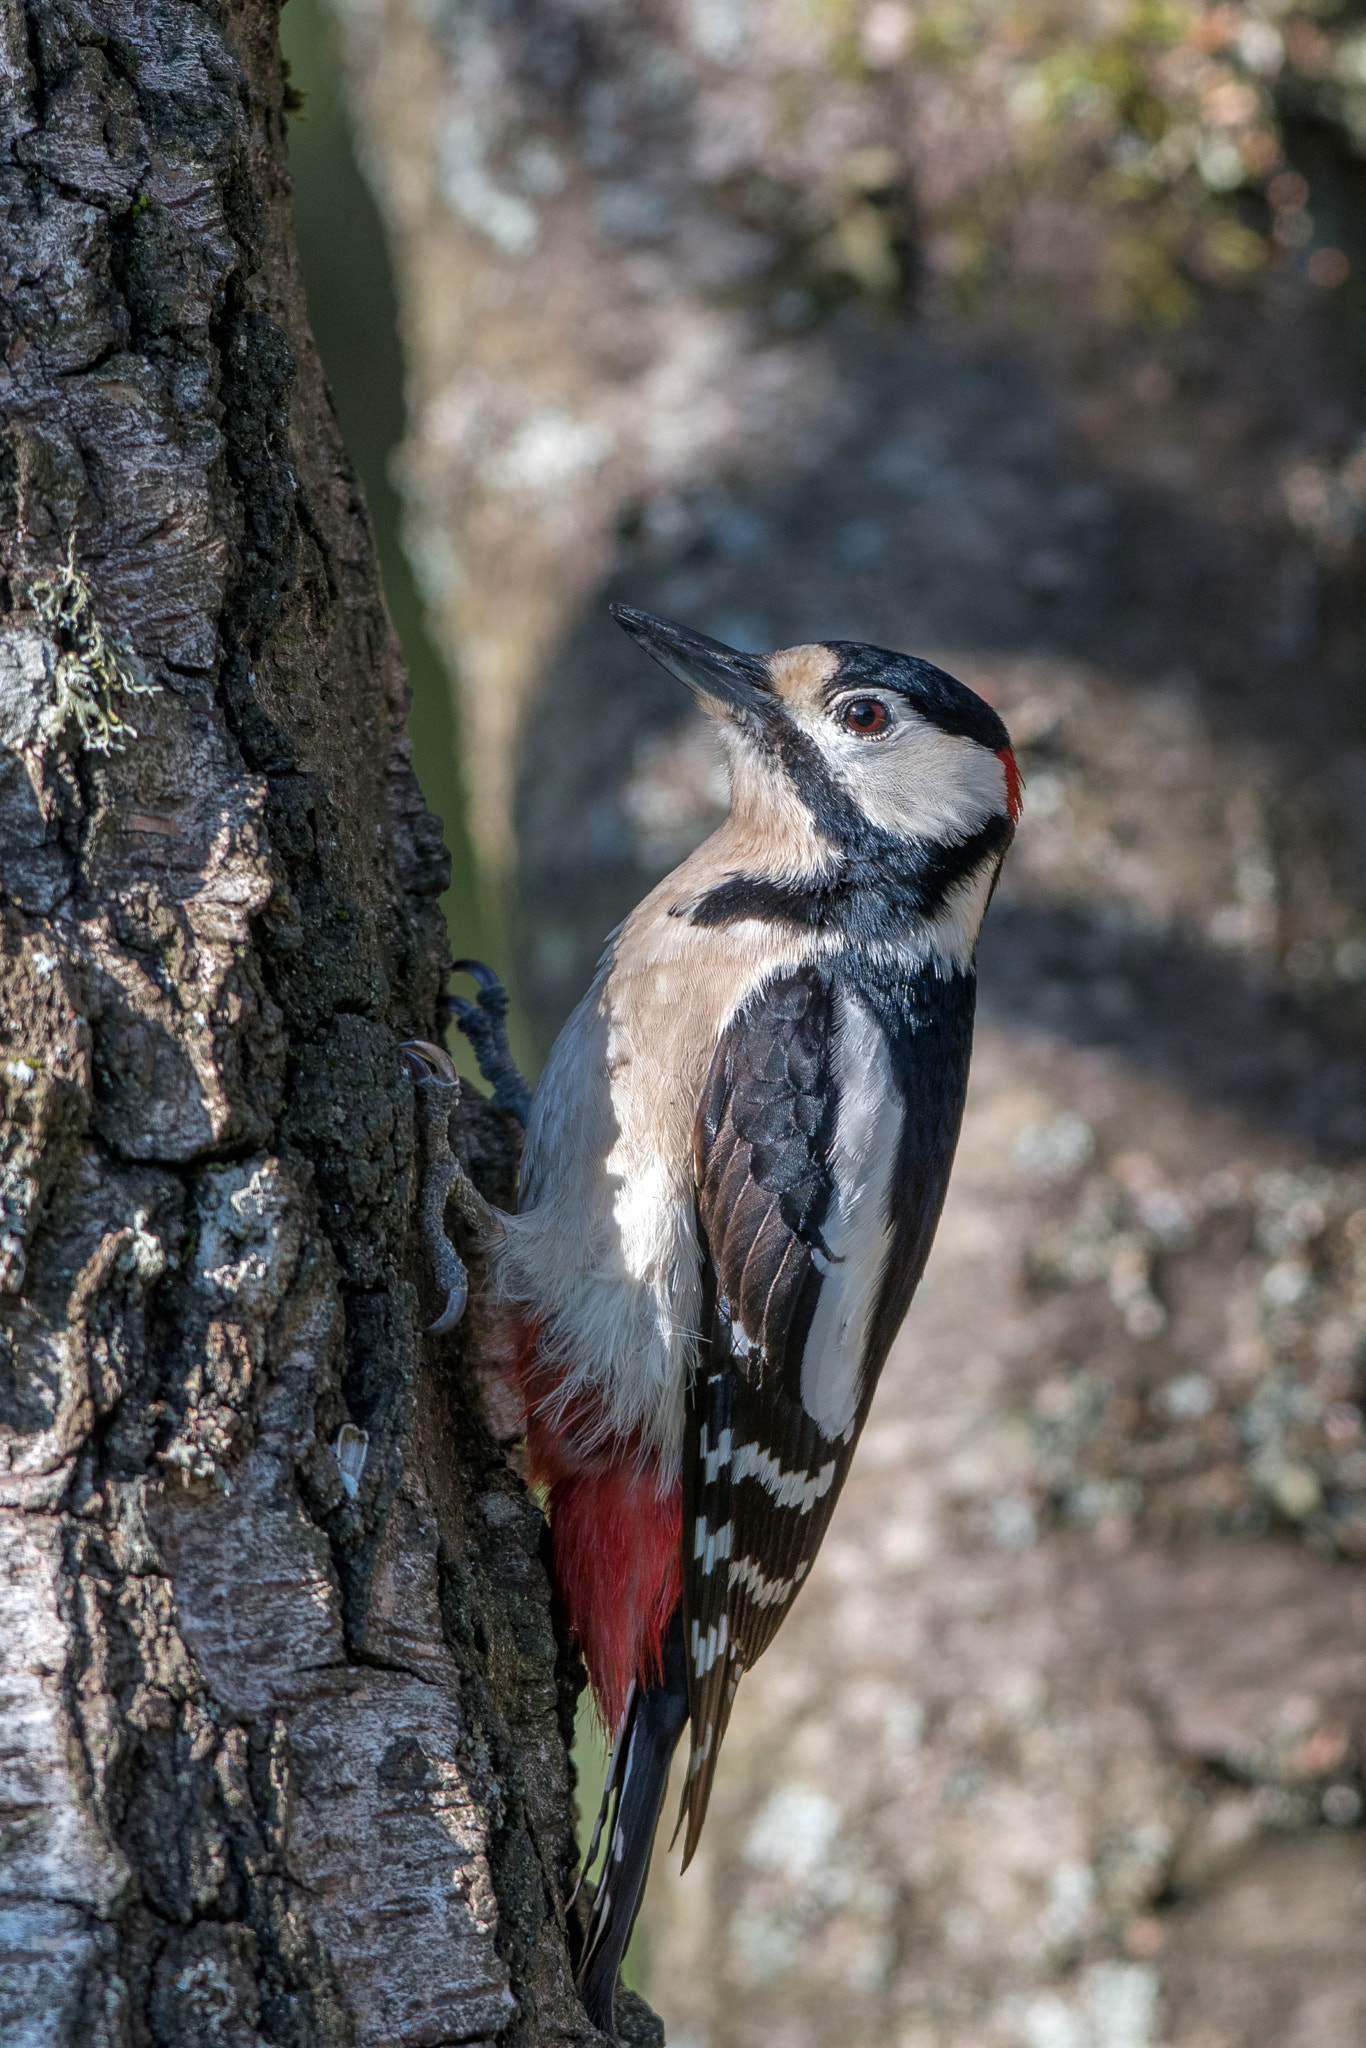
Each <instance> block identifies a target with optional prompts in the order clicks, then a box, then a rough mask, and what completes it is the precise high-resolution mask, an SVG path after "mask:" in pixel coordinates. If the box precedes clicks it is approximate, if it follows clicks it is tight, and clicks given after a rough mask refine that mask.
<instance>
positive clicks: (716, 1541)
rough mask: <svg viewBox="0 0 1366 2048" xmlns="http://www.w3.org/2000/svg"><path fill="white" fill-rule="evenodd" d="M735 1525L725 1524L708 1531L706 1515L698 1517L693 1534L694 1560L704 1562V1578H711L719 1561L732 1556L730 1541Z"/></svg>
mask: <svg viewBox="0 0 1366 2048" xmlns="http://www.w3.org/2000/svg"><path fill="white" fill-rule="evenodd" d="M733 1526H734V1525H733V1524H732V1523H730V1522H723V1523H722V1524H721V1527H720V1528H719V1529H708V1527H707V1518H706V1516H705V1515H699V1516H698V1517H697V1523H696V1527H695V1530H694V1533H693V1552H692V1554H693V1560H694V1562H696V1560H697V1559H698V1558H701V1560H702V1574H703V1577H704V1578H705V1577H709V1576H710V1574H711V1573H712V1571H713V1570H714V1569H715V1566H716V1562H717V1559H718V1558H720V1559H722V1560H724V1559H726V1558H728V1557H729V1556H730V1539H731V1530H732V1528H733Z"/></svg>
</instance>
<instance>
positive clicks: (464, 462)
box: [335, 0, 1366, 2048]
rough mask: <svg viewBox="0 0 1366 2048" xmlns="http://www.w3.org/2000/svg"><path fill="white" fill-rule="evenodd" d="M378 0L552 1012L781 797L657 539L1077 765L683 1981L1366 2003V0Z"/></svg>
mask: <svg viewBox="0 0 1366 2048" xmlns="http://www.w3.org/2000/svg"><path fill="white" fill-rule="evenodd" d="M335 12H336V17H337V20H338V23H339V28H340V32H341V43H342V47H343V51H344V58H345V64H346V68H347V73H348V76H349V80H350V90H351V94H352V99H353V104H354V107H355V110H356V118H357V124H358V132H359V136H360V141H361V146H362V154H363V159H364V162H365V164H366V165H367V167H368V169H369V172H370V175H371V177H372V180H373V182H374V185H375V189H376V191H377V193H378V195H379V198H380V201H381V204H382V206H383V207H384V209H385V211H386V214H387V218H388V221H389V225H390V230H391V233H392V236H393V246H394V251H395V269H396V275H397V278H398V281H399V287H400V292H401V295H402V300H403V305H404V322H405V329H406V337H407V341H408V347H409V361H410V403H411V416H410V429H409V443H408V447H407V450H406V451H405V457H404V466H403V474H404V487H405V490H406V493H407V497H408V505H409V522H410V537H411V544H412V547H413V552H414V555H415V559H416V562H417V565H418V567H419V570H420V572H421V573H422V574H423V576H424V578H425V582H426V588H427V592H428V595H429V599H430V601H431V604H432V606H433V615H434V619H435V621H436V623H437V627H438V629H439V631H440V632H441V633H442V635H443V636H444V644H445V646H446V648H447V652H448V655H449V657H450V659H451V661H452V664H453V667H454V669H455V670H456V672H457V673H458V674H459V676H460V680H461V687H462V689H463V690H464V692H465V693H466V697H467V700H468V710H467V715H466V718H465V722H464V730H465V733H466V736H467V744H468V747H469V755H470V758H469V762H468V766H469V770H470V774H471V779H472V786H473V789H474V796H475V811H474V822H475V828H476V833H477V837H478V842H479V846H480V848H481V851H482V853H483V856H484V858H485V860H486V861H487V862H488V863H490V865H491V866H493V867H494V868H496V869H500V870H501V871H502V872H504V873H507V872H510V871H511V870H512V868H513V866H514V864H515V867H516V871H517V874H518V877H519V881H520V902H519V906H518V910H519V919H520V930H521V934H522V946H521V959H520V963H519V965H520V980H521V994H522V997H523V1002H524V1004H525V1006H526V1008H527V1009H528V1010H529V1011H530V1014H531V1017H532V1019H533V1024H534V1028H535V1029H536V1030H537V1031H538V1033H539V1034H540V1036H541V1037H542V1038H543V1039H545V1038H547V1037H548V1035H549V1033H550V1031H551V1030H552V1028H553V1027H554V1025H555V1024H556V1022H557V1021H558V1019H559V1018H560V1017H561V1016H562V1015H563V1014H564V1011H565V1009H566V1008H567V1007H568V1005H569V1004H570V1003H571V1002H572V1001H573V1000H575V999H576V998H577V996H578V994H579V993H580V992H581V990H582V988H583V986H584V985H585V983H586V980H587V978H588V974H589V972H590V971H591V964H592V960H593V958H594V956H595V954H596V951H597V949H598V947H599V946H600V944H601V941H602V937H603V934H604V933H605V932H606V930H607V929H608V928H609V927H610V926H611V925H612V924H613V923H614V922H615V920H616V919H617V918H618V917H620V916H621V915H622V913H623V912H624V910H625V909H626V907H627V906H628V905H629V904H630V903H631V902H632V901H634V900H636V899H638V898H639V896H640V895H642V894H643V893H644V892H645V890H646V889H647V888H648V887H649V886H651V884H652V883H653V882H654V880H655V879H656V878H657V877H658V875H659V874H660V873H661V872H662V871H663V870H664V869H665V868H666V867H667V866H668V865H670V864H671V863H672V862H673V861H674V860H676V859H677V858H678V857H679V856H680V855H681V854H682V853H683V852H684V851H686V849H687V847H688V846H689V845H690V844H691V843H692V842H693V841H695V840H696V839H697V838H699V837H700V836H701V835H702V834H703V833H704V832H705V830H706V829H707V828H708V826H709V825H710V824H711V823H712V822H714V821H715V819H716V817H717V814H718V804H719V802H720V801H721V800H722V797H723V792H719V791H718V789H717V786H716V778H715V771H714V764H713V763H712V762H711V760H710V758H709V755H708V752H707V749H706V745H705V742H704V740H703V739H702V737H701V735H700V732H699V730H698V728H697V726H696V724H695V723H693V722H691V721H690V719H689V716H688V714H687V713H686V711H685V709H684V707H683V706H682V705H681V703H680V701H679V698H678V695H677V694H676V692H674V690H673V687H672V685H670V683H669V682H668V681H667V679H665V678H663V677H660V676H656V675H654V674H652V673H650V672H649V671H648V669H646V668H645V667H644V665H643V664H642V663H641V662H640V660H639V658H638V656H637V655H636V654H635V652H634V650H632V649H631V648H629V647H628V646H627V645H626V644H625V643H624V641H622V639H621V636H620V635H618V634H616V632H615V629H614V628H613V627H612V625H611V624H610V622H609V621H608V620H607V619H606V617H605V601H606V600H607V599H608V598H622V599H626V600H627V601H629V602H631V603H633V604H639V605H643V606H645V607H647V608H649V609H652V610H655V611H659V612H662V613H665V614H667V615H669V616H672V617H676V618H681V619H683V620H685V621H687V622H688V623H690V624H693V625H695V626H698V627H700V628H701V629H702V630H704V631H708V632H713V633H717V634H719V635H720V636H721V637H722V638H725V639H728V640H732V641H738V642H740V643H741V644H745V645H750V646H774V645H784V644H791V643H793V642H795V641H800V640H805V639H817V638H827V637H850V638H862V639H867V640H872V641H876V642H881V643H882V644H885V645H890V646H901V647H908V648H912V649H915V650H916V651H919V652H923V653H927V654H930V655H932V656H933V657H934V658H937V659H940V660H942V661H943V662H944V664H945V665H946V666H947V667H948V668H950V669H951V670H954V671H955V672H957V673H959V674H961V675H963V676H964V677H965V678H966V679H968V680H969V681H971V682H973V683H974V684H975V685H976V686H978V687H979V688H981V689H982V690H983V691H985V692H986V693H987V694H989V695H990V696H991V697H992V698H993V699H994V700H995V701H996V702H997V703H998V705H999V706H1000V708H1001V710H1002V712H1003V713H1004V715H1005V717H1006V719H1007V721H1008V722H1009V723H1010V724H1011V726H1012V728H1013V729H1014V731H1015V733H1016V736H1017V740H1018V742H1019V744H1020V747H1021V749H1022V755H1023V760H1024V765H1025V771H1026V778H1027V798H1026V810H1025V820H1024V826H1023V829H1022V832H1021V835H1020V839H1019V842H1018V844H1017V846H1016V849H1015V851H1014V853H1013V854H1012V856H1011V859H1010V861H1009V862H1008V863H1007V869H1006V875H1005V879H1004V882H1003V886H1002V889H1001V891H1000V894H999V895H998V898H997V900H996V903H995V904H994V906H993V909H992V913H991V916H990V918H989V920H988V931H987V938H986V942H985V944H984V948H983V962H982V966H983V976H982V990H983V1017H982V1024H981V1029H980V1033H979V1040H978V1053H977V1059H976V1064H975V1069H974V1077H973V1087H972V1092H971V1096H970V1100H969V1109H968V1118H967V1122H966V1126H965V1131H964V1139H963V1145H962V1149H961V1153H960V1158H959V1164H958V1168H957V1171H956V1175H955V1181H954V1186H953V1189H952V1191H951V1194H950V1199H949V1205H948V1208H947V1210H946V1214H945V1218H944V1224H943V1228H942V1230H941V1234H940V1241H939V1244H938V1246H937V1249H936V1252H935V1256H934V1259H933V1261H932V1263H931V1267H930V1272H929V1275H928V1276H927V1281H926V1285H925V1288H924V1290H923V1292H922V1295H921V1298H920V1300H919V1301H918V1302H917V1304H916V1307H915V1309H914V1310H913V1312H912V1316H911V1318H910V1319H909V1322H908V1327H907V1330H906V1332H905V1333H904V1334H903V1337H902V1339H901V1340H900V1342H899V1343H898V1345H897V1347H896V1349H895V1351H894V1354H893V1357H892V1359H891V1361H890V1362H889V1366H888V1370H887V1375H886V1378H885V1381H884V1384H883V1386H882V1388H881V1389H880V1390H879V1395H878V1401H877V1404H876V1406H875V1409H874V1413H873V1417H872V1420H871V1422H870V1426H869V1431H868V1435H867V1437H866V1439H865V1442H864V1444H863V1446H862V1448H861V1452H860V1457H859V1458H858V1459H857V1460H856V1461H855V1467H854V1473H853V1477H852V1479H851V1482H850V1485H849V1487H848V1489H847V1491H846V1494H845V1495H844V1496H843V1498H842V1499H841V1502H840V1506H839V1510H838V1513H837V1516H836V1519H835V1523H834V1525H833V1527H832V1531H831V1535H830V1538H829V1541H828V1543H827V1545H826V1549H825V1552H824V1554H823V1556H822V1558H821V1560H820V1562H819V1564H818V1566H817V1568H816V1570H815V1571H813V1573H812V1576H811V1581H810V1583H809V1585H808V1586H807V1587H806V1588H804V1590H803V1595H802V1599H801V1601H800V1602H799V1603H798V1605H797V1607H796V1609H795V1611H794V1614H793V1617H792V1619H791V1621H790V1622H789V1623H788V1624H787V1625H786V1627H785V1628H784V1630H783V1632H782V1634H781V1635H780V1637H779V1638H778V1640H777V1642H776V1643H775V1645H774V1646H773V1648H772V1650H771V1651H770V1652H769V1654H768V1655H767V1657H766V1658H765V1659H764V1661H763V1663H762V1664H761V1665H760V1666H759V1668H758V1669H757V1670H756V1671H755V1672H754V1673H753V1674H752V1675H750V1676H749V1677H748V1678H747V1680H746V1682H745V1685H744V1686H743V1687H742V1688H741V1692H740V1695H739V1699H738V1703H737V1708H736V1714H735V1719H734V1722H733V1724H732V1733H731V1736H730V1739H729V1742H728V1746H727V1752H726V1754H725V1756H724V1757H723V1759H722V1764H721V1770H720V1774H719V1776H718V1780H717V1787H716V1795H715V1798H714V1800H713V1805H712V1811H711V1816H710V1819H709V1823H708V1828H707V1833H706V1836H705V1838H704V1841H703V1845H702V1850H701V1853H700V1854H699V1856H698V1858H697V1860H696V1862H695V1864H694V1865H693V1868H692V1869H691V1870H690V1872H689V1873H688V1875H687V1876H686V1877H685V1878H682V1879H681V1880H680V1879H678V1878H677V1877H675V1876H674V1875H672V1874H671V1873H670V1865H669V1862H668V1859H666V1857H665V1856H664V1855H663V1854H662V1853H661V1856H660V1859H659V1864H658V1866H657V1869H656V1873H655V1877H654V1881H653V1890H652V1894H651V1898H650V1901H649V1903H648V1904H647V1909H646V1921H645V1926H644V1932H645V1936H646V1943H645V1956H644V1964H643V1967H644V1969H645V1972H646V1981H647V1984H648V1988H649V1991H650V1994H651V1996H652V1998H654V2000H655V2001H656V2002H657V2003H658V2004H659V2005H660V2007H661V2009H662V2010H663V2011H664V2013H665V2015H666V2018H667V2019H668V2021H669V2024H670V2027H671V2030H672V2033H673V2037H674V2038H675V2039H680V2038H681V2039H684V2040H686V2041H687V2042H688V2043H689V2048H760V2044H763V2048H768V2044H771V2043H773V2042H775V2041H777V2042H781V2043H783V2044H784V2048H822V2044H827V2043H828V2044H834V2043H839V2044H840V2048H865V2044H866V2048H890V2044H895V2048H1157V2044H1158V2043H1159V2042H1160V2043H1163V2044H1166V2048H1309V2044H1311V2043H1312V2044H1313V2048H1330V2044H1331V2048H1358V2044H1359V2043H1360V2042H1361V2040H1362V2039H1363V2038H1366V1940H1363V1935H1366V1836H1363V1832H1362V1828H1361V1826H1360V1821H1361V1816H1362V1811H1363V1804H1362V1795H1363V1743H1364V1742H1366V1640H1364V1638H1363V1627H1366V1586H1364V1585H1363V1579H1362V1566H1361V1559H1362V1558H1363V1556H1366V1436H1364V1435H1363V1392H1364V1391H1366V1174H1363V1172H1362V1168H1361V1153H1362V1145H1363V1139H1366V1070H1364V1069H1363V1058H1362V1047H1363V1043H1364V1042H1366V1031H1364V1030H1363V1026H1366V1001H1364V1000H1363V997H1364V996H1366V921H1363V915H1362V909H1361V905H1362V902H1363V899H1364V898H1366V836H1363V833H1362V818H1363V816H1366V728H1364V727H1363V723H1362V698H1361V690H1360V677H1361V674H1362V669H1363V663H1366V614H1364V613H1363V606H1362V602H1361V590H1362V582H1361V578H1362V571H1363V567H1366V559H1364V558H1363V540H1364V539H1366V442H1363V440H1362V395H1363V394H1362V376H1361V361H1360V352H1359V350H1360V329H1359V326H1358V328H1357V329H1356V331H1355V336H1354V332H1353V327H1352V320H1353V317H1354V313H1353V308H1354V307H1356V308H1357V309H1358V314H1357V316H1356V317H1359V305H1360V301H1359V298H1356V299H1354V298H1353V294H1359V292H1360V277H1361V275H1362V273H1363V268H1366V241H1363V238H1362V235H1361V228H1360V222H1361V220H1362V218H1363V217H1364V216H1363V214H1362V211H1361V194H1362V188H1363V172H1362V167H1361V164H1360V161H1359V158H1356V157H1354V156H1353V155H1352V150H1351V147H1350V144H1349V140H1345V139H1344V136H1345V134H1346V132H1347V131H1346V130H1344V128H1343V126H1342V121H1343V117H1344V115H1345V117H1346V124H1347V130H1349V131H1350V133H1351V134H1355V135H1357V136H1360V135H1361V134H1366V92H1363V90H1362V89H1361V87H1360V86H1359V84H1354V83H1352V81H1353V80H1354V79H1355V78H1356V71H1355V70H1354V69H1353V66H1354V64H1355V62H1356V60H1355V57H1354V56H1353V55H1352V49H1354V48H1355V45H1351V47H1350V48H1349V46H1348V43H1347V42H1346V41H1344V40H1343V39H1344V38H1345V37H1347V36H1348V35H1349V33H1350V32H1349V29H1348V26H1347V22H1346V17H1343V19H1342V20H1341V21H1339V20H1338V19H1337V17H1333V18H1332V20H1330V19H1329V16H1328V14H1327V13H1326V12H1323V13H1322V14H1321V16H1319V15H1316V17H1315V20H1314V22H1313V23H1312V24H1311V22H1310V21H1309V19H1308V17H1307V16H1293V17H1292V16H1290V15H1288V14H1287V12H1286V11H1285V10H1282V9H1274V8H1267V7H1257V6H1249V7H1223V6H1220V7H1213V6H1211V7H1204V6H1202V5H1200V4H1198V0H1179V4H1177V5H1175V6H1172V7H1169V8H1164V9H1161V10H1156V9H1151V8H1144V7H1138V6H1135V7H1132V8H1129V7H1124V6H1117V7H1105V8H1096V7H1093V6H1089V5H1086V4H1083V0H1077V4H1063V5H1060V6H1049V7H1037V8H1031V7H1027V6H1026V7H1021V8H1011V9H1003V8H1001V7H999V6H997V5H995V4H994V0H968V4H966V5H958V6H954V7H951V8H950V7H928V6H919V5H902V4H901V0H870V4H868V5H857V6H828V7H819V8H817V7H807V6H800V5H797V4H792V5H786V4H777V5H772V6H764V7H758V6H750V5H747V4H745V0H680V4H677V5H674V4H670V0H638V4H631V5H628V6H623V7H613V8H601V7H595V6H580V5H578V4H576V0H513V4H510V5H507V6H499V7H496V8H494V7H485V6H482V5H478V4H470V0H423V4H421V5H418V4H416V0H344V4H343V0H336V6H335ZM1273 17H1274V21H1273ZM1275 23H1279V24H1280V25H1279V26H1276V25H1274V24H1275ZM1335 38H1336V40H1335ZM1335 122H1336V123H1337V124H1338V125H1337V126H1336V127H1335V126H1334V123H1335ZM1287 148H1290V149H1291V150H1292V152H1293V154H1292V157H1291V158H1290V159H1287V155H1286V150H1287ZM1335 308H1336V309H1337V310H1335ZM513 738H516V739H517V742H518V743H517V745H516V746H513V745H511V744H510V740H511V739H513Z"/></svg>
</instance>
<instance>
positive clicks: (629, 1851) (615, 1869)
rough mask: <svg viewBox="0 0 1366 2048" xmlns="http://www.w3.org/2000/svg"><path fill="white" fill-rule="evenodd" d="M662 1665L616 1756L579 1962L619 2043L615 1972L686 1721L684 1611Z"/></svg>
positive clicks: (596, 2010) (632, 1710)
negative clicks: (613, 1794) (601, 1859)
mask: <svg viewBox="0 0 1366 2048" xmlns="http://www.w3.org/2000/svg"><path fill="white" fill-rule="evenodd" d="M663 1663H664V1669H663V1674H662V1676H661V1678H660V1679H659V1681H658V1682H657V1683H656V1684H654V1685H650V1686H643V1687H637V1689H636V1691H635V1692H634V1694H633V1695H632V1699H631V1704H630V1706H629V1708H628V1709H627V1714H626V1726H625V1730H624V1732H623V1735H622V1739H621V1741H620V1742H619V1743H618V1745H617V1748H616V1750H615V1752H614V1754H613V1759H612V1771H611V1774H610V1775H609V1778H608V1791H609V1792H610V1791H612V1789H613V1786H614V1781H616V1780H619V1781H620V1782H619V1784H618V1785H617V1786H616V1790H617V1804H616V1812H615V1814H614V1815H613V1818H612V1826H611V1830H610V1832H609V1834H608V1838H607V1859H606V1862H605V1863H604V1865H603V1872H602V1877H601V1879H600V1881H599V1883H598V1890H597V1896H596V1898H595V1899H594V1901H593V1910H592V1912H591V1913H590V1914H589V1917H588V1932H587V1935H586V1936H585V1939H584V1944H583V1955H582V1957H581V1958H580V1961H579V1995H580V1997H581V1998H582V1999H583V2003H584V2008H585V2010H586V2012H587V2014H588V2017H589V2019H590V2020H592V2022H593V2025H594V2026H595V2027H596V2028H597V2029H598V2031H599V2033H602V2034H606V2035H607V2037H608V2039H609V2040H613V2041H615V2040H616V2038H617V2033H616V2021H615V2017H614V2014H613V2000H614V1997H615V1993H616V1988H617V1972H618V1970H619V1969H620V1968H621V1960H622V1957H623V1956H624V1955H625V1954H626V1950H627V1947H628V1945H629V1943H630V1940H631V1933H632V1930H633V1928H634V1927H635V1924H636V1915H637V1913H639V1911H640V1902H641V1899H642V1897H643V1896H644V1892H645V1879H646V1877H647V1876H648V1874H649V1869H650V1851H651V1849H652V1848H653V1847H654V1839H655V1828H656V1827H657V1825H658V1822H659V1809H660V1807H661V1805H662V1804H663V1801H664V1788H665V1785H666V1784H667V1782H668V1777H669V1763H670V1760H671V1758H672V1756H673V1753H674V1750H675V1749H676V1748H677V1747H678V1738H679V1736H680V1735H681V1734H682V1733H683V1730H684V1728H685V1727H686V1725H687V1720H688V1666H687V1659H686V1657H685V1655H684V1650H683V1612H682V1609H681V1608H680V1609H678V1610H677V1612H676V1613H675V1614H674V1617H673V1619H672V1621H671V1622H670V1623H669V1626H668V1630H667V1631H666V1633H665V1637H664V1657H663Z"/></svg>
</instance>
